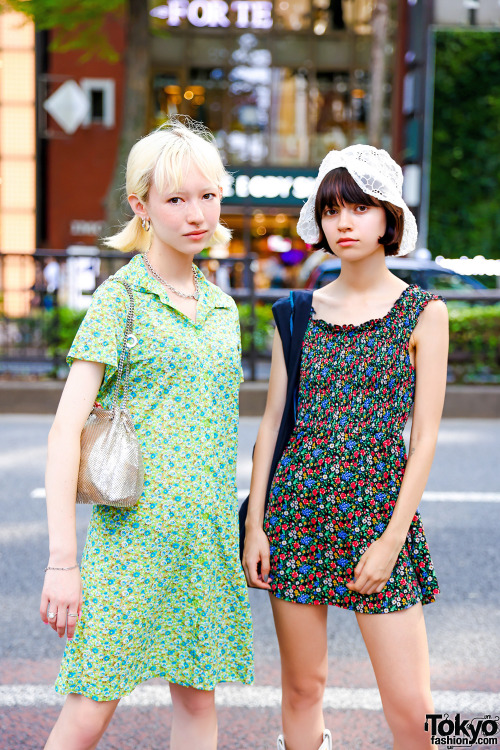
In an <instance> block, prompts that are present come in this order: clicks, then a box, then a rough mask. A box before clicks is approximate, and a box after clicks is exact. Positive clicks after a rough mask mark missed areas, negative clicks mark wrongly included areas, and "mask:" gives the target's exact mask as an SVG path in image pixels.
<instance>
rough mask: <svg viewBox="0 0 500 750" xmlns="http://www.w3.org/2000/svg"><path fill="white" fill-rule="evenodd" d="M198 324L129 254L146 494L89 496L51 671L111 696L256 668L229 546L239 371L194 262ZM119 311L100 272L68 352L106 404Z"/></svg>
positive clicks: (68, 683) (79, 689)
mask: <svg viewBox="0 0 500 750" xmlns="http://www.w3.org/2000/svg"><path fill="white" fill-rule="evenodd" d="M198 275H199V280H200V300H199V302H198V311H197V319H196V323H193V322H192V321H191V320H190V319H189V318H188V317H186V316H185V315H184V314H182V313H181V312H180V311H179V310H177V309H176V307H175V305H174V302H173V301H171V300H170V299H169V297H168V295H167V293H166V290H165V288H164V287H163V286H162V285H161V284H160V282H158V281H156V280H155V279H153V278H152V277H151V276H149V274H148V273H147V271H146V268H145V266H144V262H143V259H142V256H140V255H137V256H135V257H134V258H133V259H132V260H131V262H130V263H129V264H128V265H127V266H125V267H124V268H122V269H121V270H120V271H119V272H118V273H117V276H119V277H120V278H122V279H124V280H125V281H128V282H129V284H130V285H131V286H132V288H133V290H134V299H135V320H134V333H135V335H136V336H137V338H138V344H137V346H135V347H134V348H133V349H132V351H131V370H130V394H129V398H128V407H129V410H130V412H131V414H132V417H133V419H134V423H135V429H136V432H137V435H138V438H139V441H140V444H141V448H142V453H143V458H144V466H145V483H144V484H145V486H144V492H143V494H142V496H141V497H140V499H139V502H138V504H137V506H135V507H134V508H132V509H128V510H124V509H115V508H109V507H94V509H93V513H92V518H91V522H90V526H89V530H88V536H87V542H86V545H85V549H84V552H83V557H82V563H81V572H82V580H83V607H82V613H81V617H80V620H79V623H78V626H77V629H76V633H75V636H74V639H73V640H72V641H68V643H67V645H66V649H65V652H64V658H63V662H62V665H61V670H60V673H59V676H58V678H57V682H56V690H57V691H58V692H60V693H70V692H71V693H78V694H81V695H85V696H87V697H89V698H93V699H94V700H99V701H103V700H112V699H115V698H120V697H121V696H123V695H126V694H128V693H130V692H131V691H132V690H133V689H134V687H135V686H136V685H137V684H139V683H141V682H143V681H144V680H147V679H150V678H153V677H163V678H165V679H167V680H168V681H170V682H174V683H177V684H180V685H189V686H193V687H195V688H199V689H204V690H210V689H213V688H214V687H215V685H216V684H217V683H218V682H222V681H241V682H251V681H252V679H253V659H252V626H251V619H250V608H249V604H248V597H247V588H246V583H245V578H244V575H243V571H242V569H241V566H240V562H239V555H238V525H237V494H236V484H235V475H236V450H237V437H238V389H239V383H240V381H241V379H242V377H241V364H240V337H239V322H238V312H237V309H236V306H235V304H234V301H233V300H232V299H231V298H230V297H229V296H228V295H226V294H224V293H223V292H222V291H221V290H220V289H218V288H217V287H216V286H214V285H213V284H210V283H209V282H208V281H207V280H206V279H205V278H204V276H203V274H201V272H198ZM127 309H128V296H127V293H126V291H125V289H124V287H123V285H122V284H119V283H113V281H107V282H106V283H105V284H103V285H102V286H101V287H100V288H99V289H98V290H97V291H96V293H95V294H94V297H93V300H92V304H91V306H90V308H89V310H88V312H87V314H86V316H85V319H84V321H83V323H82V325H81V327H80V329H79V331H78V333H77V335H76V338H75V340H74V342H73V345H72V347H71V350H70V352H69V355H68V362H69V363H70V364H71V363H72V362H73V360H75V359H83V360H90V361H93V362H102V363H104V364H105V365H106V370H105V375H104V380H103V383H102V385H101V388H100V391H99V394H98V397H97V400H98V401H99V402H100V403H101V404H102V405H103V406H104V407H105V408H109V406H110V405H111V401H112V395H113V386H114V383H115V381H116V371H117V364H118V358H119V350H120V346H121V340H122V336H123V330H124V326H125V319H126V314H127Z"/></svg>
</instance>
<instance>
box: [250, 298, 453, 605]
mask: <svg viewBox="0 0 500 750" xmlns="http://www.w3.org/2000/svg"><path fill="white" fill-rule="evenodd" d="M432 299H437V298H436V297H435V296H433V295H430V294H428V293H427V292H425V291H423V290H422V289H420V287H418V286H416V285H412V286H409V287H407V288H406V289H405V290H404V291H403V293H402V294H401V296H400V297H399V299H398V300H397V301H396V303H395V304H394V306H393V307H392V309H391V310H390V312H389V313H388V314H387V315H386V316H384V317H383V318H379V319H376V320H370V321H367V322H365V323H363V324H361V325H359V326H354V325H345V326H338V325H330V324H329V323H327V322H326V321H324V320H321V319H316V318H315V317H314V310H313V311H312V313H311V319H310V321H309V325H308V328H307V331H306V334H305V337H304V342H303V348H302V361H301V375H300V386H299V397H298V409H297V418H296V424H295V428H294V431H293V433H292V436H291V438H290V441H289V443H288V446H287V448H286V449H285V451H284V454H283V456H282V459H281V461H280V463H279V465H278V468H277V470H276V473H275V476H274V479H273V483H272V485H271V491H270V497H269V505H268V509H267V513H266V519H265V524H264V530H265V532H266V534H267V536H268V538H269V542H270V548H271V575H270V584H271V588H272V591H273V594H274V595H275V596H276V597H278V598H280V599H286V600H288V601H295V602H299V603H304V604H335V605H337V606H339V607H342V608H344V609H352V610H355V611H356V612H362V613H370V612H371V613H380V612H392V611H395V610H400V609H405V608H406V607H410V606H412V605H413V604H415V603H416V602H418V601H421V602H422V603H423V604H427V603H428V602H432V601H434V599H435V596H436V594H438V593H439V589H438V583H437V579H436V575H435V572H434V568H433V564H432V560H431V558H430V554H429V550H428V547H427V542H426V539H425V534H424V529H423V526H422V521H421V518H420V514H419V512H418V511H417V512H416V514H415V516H414V518H413V521H412V524H411V526H410V529H409V531H408V535H407V538H406V542H405V544H404V546H403V548H402V550H401V552H400V554H399V557H398V560H397V562H396V565H395V567H394V569H393V571H392V574H391V576H390V578H389V580H388V581H387V584H386V585H385V587H384V589H383V591H382V592H381V593H379V594H370V595H362V594H358V593H357V592H351V591H350V590H349V589H348V588H347V586H346V583H347V582H348V581H350V580H352V578H353V574H354V568H355V567H356V565H357V562H358V560H359V558H360V557H361V555H362V554H363V553H364V552H365V551H366V549H367V548H368V546H369V545H370V544H371V543H372V542H373V541H374V540H375V539H377V538H378V537H379V536H380V535H381V534H382V532H383V531H384V530H385V528H386V526H387V524H388V522H389V520H390V518H391V514H392V511H393V508H394V505H395V503H396V500H397V498H398V493H399V488H400V486H401V481H402V479H403V475H404V470H405V464H406V458H407V457H406V455H405V445H404V442H403V436H402V432H403V428H404V426H405V424H406V422H407V420H408V417H409V414H410V410H411V407H412V405H413V398H414V390H415V370H414V368H413V366H412V365H411V362H410V357H409V353H408V345H409V341H410V337H411V334H412V331H413V329H414V327H415V325H416V323H417V320H418V316H419V314H420V312H421V311H422V309H423V308H424V307H425V305H426V304H427V303H428V302H429V301H430V300H432Z"/></svg>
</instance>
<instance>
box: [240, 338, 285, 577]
mask: <svg viewBox="0 0 500 750" xmlns="http://www.w3.org/2000/svg"><path fill="white" fill-rule="evenodd" d="M287 384H288V375H287V371H286V365H285V358H284V356H283V346H282V344H281V338H280V335H279V333H278V329H276V330H275V333H274V340H273V354H272V360H271V373H270V376H269V390H268V393H267V402H266V409H265V412H264V416H263V417H262V422H261V423H260V427H259V432H258V434H257V442H256V443H255V450H254V456H253V469H252V480H251V482H250V498H249V501H248V513H247V520H246V524H245V549H244V551H243V560H242V565H243V570H244V571H245V576H246V579H247V583H248V585H249V586H255V587H256V588H259V589H270V588H271V587H270V586H269V584H268V583H267V578H268V575H269V542H268V541H267V536H266V535H265V533H264V531H263V528H262V526H263V524H264V507H265V503H266V492H267V483H268V480H269V472H270V471H271V464H272V460H273V454H274V449H275V447H276V440H277V438H278V432H279V428H280V424H281V418H282V416H283V410H284V408H285V402H286V389H287Z"/></svg>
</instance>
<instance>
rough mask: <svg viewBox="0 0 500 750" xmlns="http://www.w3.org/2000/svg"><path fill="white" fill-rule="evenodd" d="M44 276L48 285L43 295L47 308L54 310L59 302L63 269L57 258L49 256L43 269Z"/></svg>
mask: <svg viewBox="0 0 500 750" xmlns="http://www.w3.org/2000/svg"><path fill="white" fill-rule="evenodd" d="M43 277H44V279H45V285H46V286H45V294H44V297H43V300H44V306H45V308H46V309H47V310H52V308H54V307H57V304H58V293H59V285H60V281H61V269H60V267H59V263H58V262H57V260H56V259H55V258H53V257H51V258H48V260H47V264H46V266H45V268H44V269H43Z"/></svg>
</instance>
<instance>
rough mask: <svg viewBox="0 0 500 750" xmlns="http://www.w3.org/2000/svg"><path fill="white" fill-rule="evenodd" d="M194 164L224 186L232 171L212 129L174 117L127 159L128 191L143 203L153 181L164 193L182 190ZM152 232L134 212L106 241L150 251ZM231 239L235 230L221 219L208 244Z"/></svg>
mask: <svg viewBox="0 0 500 750" xmlns="http://www.w3.org/2000/svg"><path fill="white" fill-rule="evenodd" d="M191 164H194V165H195V166H196V167H197V168H198V169H199V170H200V172H201V173H202V174H203V175H204V176H205V177H206V178H207V179H208V181H209V182H211V183H213V184H214V185H217V187H221V188H222V187H223V185H224V182H225V180H226V177H227V176H228V173H227V172H226V170H225V168H224V165H223V163H222V159H221V157H220V154H219V151H218V148H217V145H216V143H215V140H214V137H213V135H212V134H211V132H210V131H209V130H208V128H205V126H204V125H202V124H201V123H198V122H196V121H194V120H191V119H190V118H188V117H171V118H170V119H169V120H168V121H167V122H166V123H165V124H163V125H161V126H160V127H159V128H157V129H156V130H153V132H152V133H149V135H145V136H144V137H143V138H141V139H140V140H139V141H137V143H136V144H135V145H134V146H133V147H132V149H131V151H130V154H129V157H128V161H127V174H126V184H125V190H126V194H127V195H131V194H132V193H134V194H135V195H136V196H137V197H138V199H139V200H140V201H141V203H143V202H145V201H147V199H148V195H149V189H150V187H151V185H152V184H154V186H155V188H156V189H157V191H158V192H159V193H160V194H162V193H164V192H166V191H167V189H169V190H174V191H177V190H180V188H181V186H182V184H183V181H184V175H185V174H186V172H187V171H188V170H189V168H190V166H191ZM152 232H153V229H152V227H151V229H150V231H149V232H147V231H146V230H145V229H143V228H142V225H141V219H140V217H139V216H134V217H133V218H132V219H131V220H130V221H128V222H127V223H126V224H125V225H124V226H123V227H122V229H121V230H120V231H119V232H117V233H116V234H114V235H111V236H109V237H104V238H103V239H102V242H103V244H104V245H106V246H107V247H111V248H113V249H115V250H121V251H122V252H124V253H128V252H132V251H134V250H139V251H140V252H142V253H146V252H147V251H148V250H149V248H150V245H151V235H152ZM230 239H231V230H230V229H228V227H225V226H223V225H222V224H221V223H220V222H219V224H218V225H217V227H216V229H215V232H214V233H213V235H212V237H211V238H210V240H209V241H208V243H207V247H208V248H210V247H213V246H214V245H227V244H228V242H229V241H230Z"/></svg>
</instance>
